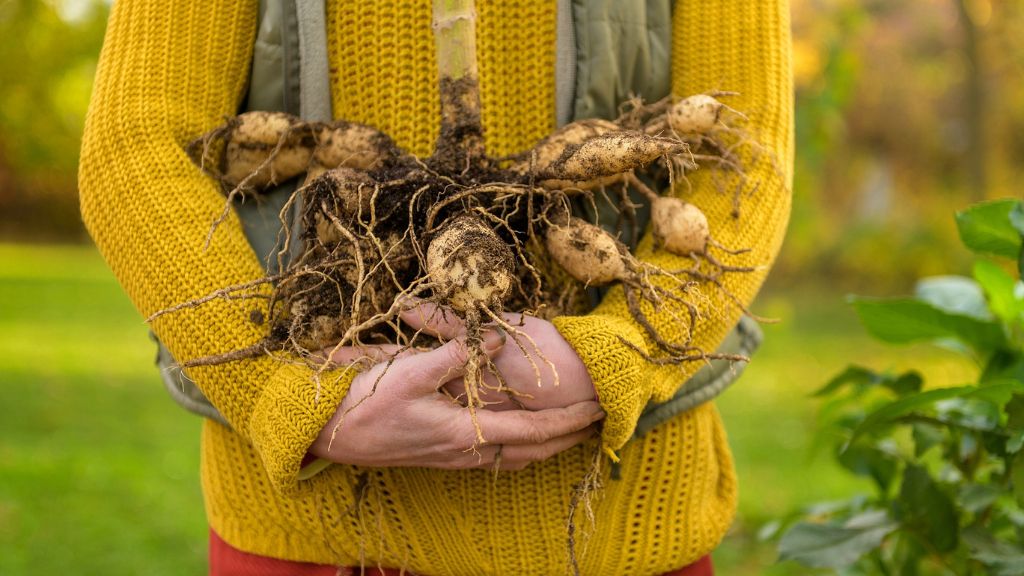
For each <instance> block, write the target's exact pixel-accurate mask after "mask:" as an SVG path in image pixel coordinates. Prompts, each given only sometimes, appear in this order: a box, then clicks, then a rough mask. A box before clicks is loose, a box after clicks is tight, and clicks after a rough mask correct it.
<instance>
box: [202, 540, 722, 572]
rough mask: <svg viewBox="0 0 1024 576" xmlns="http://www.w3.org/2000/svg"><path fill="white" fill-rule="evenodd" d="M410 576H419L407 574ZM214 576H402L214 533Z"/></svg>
mask: <svg viewBox="0 0 1024 576" xmlns="http://www.w3.org/2000/svg"><path fill="white" fill-rule="evenodd" d="M713 574H714V571H713V570H712V568H711V556H705V557H703V558H701V559H700V560H698V561H697V562H695V563H693V564H690V565H689V566H687V567H685V568H680V569H679V570H675V571H672V572H668V573H666V574H665V575H664V576H713ZM405 575H406V576H415V575H413V574H412V573H411V572H405ZM210 576H399V571H398V570H397V569H393V568H385V569H384V570H379V569H377V568H367V569H366V570H365V571H363V572H361V573H360V571H359V569H358V568H338V567H337V566H325V565H323V564H310V563H309V562H291V561H288V560H278V559H277V558H268V557H266V556H257V555H256V554H249V553H248V552H242V551H241V550H238V549H237V548H233V547H232V546H231V545H230V544H228V543H227V542H225V541H224V540H222V539H221V537H220V536H217V534H215V533H214V532H213V530H210Z"/></svg>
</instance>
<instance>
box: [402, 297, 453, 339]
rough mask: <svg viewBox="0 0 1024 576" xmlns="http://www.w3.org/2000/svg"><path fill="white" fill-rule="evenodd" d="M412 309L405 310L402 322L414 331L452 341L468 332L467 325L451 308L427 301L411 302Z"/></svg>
mask: <svg viewBox="0 0 1024 576" xmlns="http://www.w3.org/2000/svg"><path fill="white" fill-rule="evenodd" d="M410 304H412V307H411V308H406V309H403V310H402V312H401V318H402V321H403V322H405V323H406V324H408V325H409V326H411V327H412V328H413V329H414V330H422V331H423V332H426V333H427V334H429V335H431V336H434V337H435V338H440V339H443V340H450V339H452V338H455V337H456V336H458V335H460V334H463V333H464V332H465V331H466V325H465V323H464V322H463V321H462V319H461V318H459V317H458V315H456V314H455V312H453V311H452V310H451V309H450V308H448V307H445V306H438V305H437V304H434V303H433V302H428V301H426V300H419V299H417V300H416V301H412V300H410Z"/></svg>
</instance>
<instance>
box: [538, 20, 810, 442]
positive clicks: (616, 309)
mask: <svg viewBox="0 0 1024 576" xmlns="http://www.w3.org/2000/svg"><path fill="white" fill-rule="evenodd" d="M673 19H674V20H673V34H672V42H673V46H672V91H673V93H674V94H675V95H677V96H688V95H691V94H696V93H703V92H710V91H714V90H727V91H735V92H739V96H735V97H727V98H723V100H724V101H726V102H727V103H728V104H729V106H731V107H733V108H735V109H737V110H740V111H742V112H743V113H744V114H745V115H746V116H747V117H748V119H749V120H748V121H745V122H744V121H734V122H733V124H735V125H737V126H739V127H740V128H741V129H742V130H743V131H744V134H745V136H746V137H747V138H749V139H750V142H749V143H748V144H746V145H742V146H741V147H740V150H741V156H742V158H743V165H744V168H745V171H746V176H747V181H746V184H745V186H743V188H742V192H741V193H740V194H739V197H738V208H739V210H738V214H739V215H738V217H734V216H733V213H734V208H736V204H734V201H735V200H736V199H735V198H734V193H735V191H736V190H737V186H738V185H739V184H740V181H739V177H738V176H737V175H735V174H729V173H728V172H719V173H717V174H712V170H711V169H708V168H704V169H702V170H699V171H698V172H696V173H694V174H692V175H691V176H690V177H689V186H685V185H680V186H677V189H676V191H675V193H676V194H677V195H678V196H680V197H682V198H683V199H685V200H686V201H687V202H691V203H693V204H695V205H697V206H699V207H700V208H701V210H703V211H704V213H705V214H706V215H707V217H708V221H709V224H710V228H711V234H712V236H713V237H714V239H715V240H717V241H718V242H719V243H721V244H722V245H724V246H726V247H729V248H732V249H749V250H750V252H748V253H746V254H744V255H741V256H731V255H726V254H724V253H722V252H720V251H715V252H713V253H714V254H715V255H716V257H719V258H720V259H722V260H723V261H725V262H726V263H727V264H729V265H735V266H755V267H757V271H755V272H752V273H730V274H726V275H724V276H723V277H722V286H721V287H719V286H715V285H713V284H711V283H709V282H702V283H698V284H696V285H694V286H692V287H691V288H689V289H688V290H687V291H686V292H685V294H683V295H684V297H685V298H686V299H687V300H688V301H689V302H690V303H691V304H693V305H694V306H695V307H696V309H697V310H699V312H700V316H699V318H698V320H697V321H696V323H695V325H694V327H693V329H694V340H693V342H692V344H693V345H694V346H697V347H699V348H700V349H702V350H704V351H705V352H708V353H710V352H713V351H714V350H715V348H716V347H717V346H718V344H719V343H720V342H721V341H722V340H723V339H724V338H725V335H726V334H727V333H728V331H729V330H730V329H731V328H732V327H733V326H734V325H735V324H736V322H737V321H738V319H739V316H740V314H741V313H742V310H741V308H740V306H739V305H738V303H742V304H743V305H747V304H749V303H750V302H751V300H753V298H754V295H755V294H756V293H757V291H758V289H759V288H760V287H761V284H762V283H763V281H764V278H765V276H766V274H767V272H768V268H769V267H770V265H771V264H772V262H773V261H774V259H775V256H776V254H777V253H778V251H779V248H780V245H781V243H782V239H783V235H784V232H785V228H786V224H787V221H788V219H789V211H790V201H791V186H792V160H793V92H792V78H791V63H790V29H789V3H788V1H787V0H766V1H763V2H749V1H745V0H679V1H678V2H677V3H676V7H675V11H674V14H673ZM637 256H638V257H640V259H642V260H644V261H647V262H650V263H652V264H656V265H658V266H660V267H662V268H663V269H666V270H680V269H683V268H689V267H690V266H691V265H692V260H690V259H688V258H681V257H676V256H673V255H671V254H668V253H667V252H665V251H663V250H653V243H652V240H651V237H650V234H649V233H648V235H647V237H645V238H644V239H643V241H642V242H641V244H640V246H639V248H638V250H637ZM730 295H731V296H730ZM644 310H645V312H646V314H647V315H648V317H649V319H650V320H651V324H653V325H654V327H655V328H656V329H657V331H658V332H659V333H660V335H661V336H663V337H664V339H665V340H667V341H669V342H683V341H684V340H685V336H686V333H687V330H688V329H689V321H688V316H687V313H686V311H685V310H684V309H683V308H682V307H680V306H671V305H666V306H663V307H662V308H661V309H659V310H658V311H655V310H653V309H651V307H649V306H647V307H645V308H644ZM673 312H674V313H675V314H673ZM612 319H614V320H612ZM555 325H556V326H557V327H558V329H559V330H560V331H561V333H562V335H563V336H564V337H565V338H566V339H567V340H568V341H569V342H570V343H571V344H572V345H573V346H574V348H575V349H576V351H577V352H578V353H579V354H580V356H581V358H582V359H583V361H584V362H585V363H586V364H587V367H588V368H589V370H590V374H591V376H592V378H593V380H594V383H595V386H596V388H597V392H598V396H599V399H600V401H601V404H602V405H603V406H604V408H605V411H606V412H607V414H608V416H607V418H606V420H605V426H604V432H603V438H602V439H603V443H604V448H605V450H606V452H612V451H615V450H618V449H619V448H621V447H622V446H623V445H624V444H625V443H626V441H627V440H629V438H630V437H631V436H632V434H633V430H634V428H635V425H636V421H637V419H638V418H639V416H640V413H641V411H642V410H643V408H644V406H645V405H646V404H647V403H648V401H651V400H653V401H656V402H661V401H666V400H668V399H669V398H670V397H671V396H672V395H673V394H674V393H675V391H676V390H677V389H678V388H679V386H680V385H682V384H683V382H685V381H686V379H687V378H689V377H690V376H691V375H692V374H693V373H694V372H696V371H697V369H699V368H700V366H701V365H702V363H701V362H697V361H695V362H688V363H685V364H683V365H681V366H671V365H668V366H658V365H656V364H654V363H651V362H648V361H646V359H645V358H644V357H643V356H642V355H641V354H640V353H638V352H637V351H636V350H634V349H633V348H632V347H631V346H628V345H627V344H625V343H624V342H623V340H625V341H628V342H631V343H633V344H640V346H639V348H640V349H641V350H644V351H646V352H647V353H649V354H651V355H653V356H657V355H658V354H657V350H656V348H655V346H654V343H653V341H652V340H651V339H650V338H648V337H647V336H646V334H644V332H643V331H642V330H641V329H640V327H639V326H638V325H637V323H636V322H634V321H633V319H632V316H631V315H630V314H629V312H628V310H627V305H626V300H625V297H624V293H623V291H622V289H621V288H617V289H613V290H611V291H610V292H609V293H608V295H607V296H606V297H605V298H604V300H603V301H602V302H601V304H600V306H599V307H598V308H597V309H596V310H595V311H594V313H593V314H590V315H588V316H576V317H563V318H558V319H556V320H555Z"/></svg>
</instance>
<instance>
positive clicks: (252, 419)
mask: <svg viewBox="0 0 1024 576" xmlns="http://www.w3.org/2000/svg"><path fill="white" fill-rule="evenodd" d="M255 23H256V2H229V1H216V2H207V3H203V4H201V5H198V4H190V3H180V2H170V1H157V0H139V1H125V2H118V3H117V4H116V5H115V6H114V8H113V13H112V17H111V20H110V24H109V27H108V31H107V37H106V40H105V44H104V48H103V52H102V54H101V58H100V64H99V70H98V75H97V78H96V85H95V89H94V93H93V100H92V103H91V106H90V113H89V117H88V120H87V125H86V130H85V134H84V138H83V147H82V161H81V174H80V191H81V208H82V215H83V219H84V221H85V223H86V226H87V228H88V230H89V232H90V234H92V236H93V238H94V240H95V241H96V244H97V246H98V247H99V249H100V251H101V252H102V253H103V255H104V257H105V258H106V260H107V262H108V263H109V265H110V266H111V269H112V270H113V271H114V274H115V275H116V276H117V277H118V279H119V281H120V282H121V284H122V286H124V288H125V290H126V292H127V293H128V295H129V296H130V298H131V299H132V301H133V302H134V303H135V305H136V307H137V308H138V309H139V311H140V312H141V313H142V314H143V316H147V317H148V316H150V315H151V314H153V313H154V312H157V311H159V310H162V309H165V308H167V307H169V306H172V305H175V304H179V303H182V302H187V301H190V300H193V299H196V298H199V297H201V296H205V295H206V294H209V293H211V292H213V291H214V290H218V289H222V288H225V287H228V286H232V285H237V284H240V283H245V282H250V281H252V280H255V279H258V278H260V277H262V276H263V275H264V272H263V269H262V267H261V265H260V263H259V261H258V260H257V258H256V256H255V255H254V254H253V252H252V250H251V248H250V247H249V245H248V243H247V241H246V239H245V237H244V235H243V234H242V232H241V228H240V226H239V223H238V221H237V219H236V218H235V217H234V214H233V213H230V214H229V217H228V219H227V220H225V221H224V222H223V223H222V224H221V225H220V227H219V228H218V229H217V231H216V233H215V234H213V236H212V237H211V238H210V242H209V245H208V246H207V245H206V240H207V235H208V232H209V231H210V226H211V223H212V222H213V220H214V219H215V218H216V217H217V215H218V214H219V213H220V212H221V211H222V209H223V208H224V196H223V195H222V194H221V192H220V190H219V189H218V187H217V185H216V183H215V182H214V181H213V180H212V179H210V178H208V177H206V176H204V175H203V174H201V173H200V171H199V170H198V169H197V168H196V167H195V166H193V165H192V164H191V162H190V161H189V160H188V158H187V157H186V155H185V153H184V151H183V148H184V145H185V144H186V143H187V142H188V141H189V140H191V139H192V138H194V137H195V136H196V135H198V134H202V133H203V132H205V131H206V130H208V129H209V128H211V127H212V126H214V125H216V124H218V123H220V122H221V121H222V118H223V117H224V116H227V115H233V114H234V113H235V111H236V108H237V105H238V102H239V101H240V99H241V97H242V94H243V92H244V90H245V86H246V81H247V80H246V79H247V76H248V66H249V61H250V58H251V54H252V43H253V38H254V34H255V25H256V24H255ZM262 293H263V294H264V295H265V294H266V293H267V291H266V290H263V292H262ZM265 308H266V300H265V299H261V298H255V299H233V300H215V301H212V302H209V303H206V304H203V305H201V306H197V307H194V308H187V309H184V310H181V311H179V312H175V313H173V314H167V315H164V316H161V317H160V318H158V319H156V320H155V321H154V322H153V323H152V327H153V329H154V331H155V332H156V333H157V335H158V336H159V337H160V339H161V341H162V342H163V343H164V344H166V346H167V347H168V349H169V350H170V351H171V353H172V354H173V355H174V357H175V358H177V359H178V360H180V361H187V360H190V359H195V358H201V357H204V356H209V355H212V354H217V353H222V352H226V351H230V350H234V349H239V348H243V347H246V346H249V345H252V344H254V343H256V342H258V341H259V340H260V339H261V338H262V337H263V336H264V331H265V327H264V326H260V325H257V324H255V323H253V322H251V321H250V317H251V316H250V312H251V311H252V310H254V309H260V310H263V311H264V312H265ZM264 315H265V314H264ZM189 375H190V376H191V377H192V378H193V379H194V380H195V381H196V382H197V384H198V385H199V386H200V388H201V389H202V390H203V392H204V394H206V396H207V397H208V398H209V399H210V400H211V402H213V404H214V405H215V406H216V407H217V408H218V409H219V410H220V411H221V413H222V414H224V416H225V417H226V418H227V419H228V421H229V422H230V423H231V425H232V427H233V428H234V429H235V430H236V431H238V432H239V433H241V434H243V435H244V436H246V437H247V438H248V439H249V440H250V441H251V442H253V444H254V445H257V447H258V448H260V450H261V452H262V453H263V455H264V457H265V461H266V463H267V466H268V472H269V473H270V474H271V477H272V478H273V479H274V480H275V481H279V480H280V481H281V482H284V481H285V480H283V478H284V477H285V476H287V475H288V474H289V473H290V470H291V469H292V468H294V469H295V470H297V465H298V462H299V461H300V460H301V457H302V453H303V452H304V450H305V447H300V446H297V444H302V443H303V442H306V441H307V437H308V442H311V441H312V438H313V437H315V435H316V432H317V431H318V430H319V427H322V425H323V423H324V422H326V421H327V419H328V418H329V417H330V415H331V413H333V409H334V407H335V406H336V405H337V403H338V401H339V400H340V397H341V395H342V394H343V391H344V389H345V387H346V386H347V381H348V380H350V379H351V377H350V376H345V377H343V378H339V375H338V374H335V373H328V374H325V375H323V377H322V378H321V379H320V380H319V381H318V382H317V381H314V380H313V378H312V373H311V371H310V370H308V369H305V368H304V367H301V366H294V365H282V364H281V363H280V362H279V361H277V360H274V359H271V358H269V357H267V356H262V357H259V358H256V359H253V360H249V361H245V362H231V363H226V364H221V365H218V366H211V367H203V368H198V367H197V368H192V369H190V370H189ZM286 415H287V416H288V417H286ZM318 422H319V426H317V423H318ZM308 442H307V445H308Z"/></svg>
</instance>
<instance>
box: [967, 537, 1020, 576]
mask: <svg viewBox="0 0 1024 576" xmlns="http://www.w3.org/2000/svg"><path fill="white" fill-rule="evenodd" d="M963 537H964V542H966V543H967V546H968V547H969V548H970V550H971V558H974V559H975V560H977V561H979V562H981V563H982V564H984V565H985V566H986V567H987V568H988V569H989V571H988V573H989V574H990V575H991V576H1020V575H1021V574H1024V548H1021V547H1020V546H1019V545H1014V544H1011V543H1009V542H1001V541H999V540H997V539H996V538H995V536H993V535H992V533H990V532H989V531H988V530H986V529H984V528H982V527H980V526H972V527H970V528H968V529H966V530H964V532H963Z"/></svg>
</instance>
